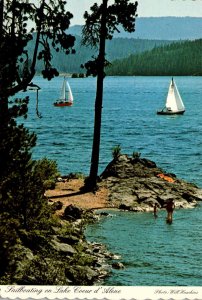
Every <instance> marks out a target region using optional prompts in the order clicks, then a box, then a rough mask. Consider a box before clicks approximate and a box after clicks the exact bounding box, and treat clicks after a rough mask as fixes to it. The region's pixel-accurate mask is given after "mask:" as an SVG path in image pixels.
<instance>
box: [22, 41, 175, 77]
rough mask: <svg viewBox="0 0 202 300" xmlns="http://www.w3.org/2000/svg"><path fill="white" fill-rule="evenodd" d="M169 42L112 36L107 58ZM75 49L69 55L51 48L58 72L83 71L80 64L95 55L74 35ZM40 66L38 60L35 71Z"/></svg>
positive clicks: (30, 50) (30, 47)
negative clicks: (74, 51) (74, 52)
mask: <svg viewBox="0 0 202 300" xmlns="http://www.w3.org/2000/svg"><path fill="white" fill-rule="evenodd" d="M170 43H172V41H166V40H142V39H129V38H114V39H113V40H111V41H107V45H106V54H107V60H109V61H110V62H111V61H113V60H115V59H121V58H125V57H128V56H129V55H131V54H134V53H141V52H144V51H147V50H151V49H153V48H154V47H158V46H161V45H168V44H170ZM33 45H34V43H33V41H31V42H30V43H29V45H28V51H29V52H33ZM50 45H51V42H50ZM75 50H76V54H69V55H65V53H63V52H56V51H55V50H52V53H51V54H52V63H53V65H54V67H56V68H57V70H58V71H59V72H61V73H63V72H64V73H85V70H84V69H82V68H81V65H82V64H85V63H86V62H87V61H88V60H90V59H92V56H95V55H96V49H91V48H90V47H85V46H82V45H81V37H79V36H76V43H75ZM42 68H43V66H42V63H41V61H39V62H38V63H37V68H36V70H37V72H38V73H39V72H40V71H41V69H42Z"/></svg>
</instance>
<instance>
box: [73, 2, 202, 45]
mask: <svg viewBox="0 0 202 300" xmlns="http://www.w3.org/2000/svg"><path fill="white" fill-rule="evenodd" d="M159 2H160V0H159ZM135 23H136V25H135V27H136V30H135V32H132V33H128V32H126V31H124V30H123V29H122V28H119V30H120V32H119V33H118V32H117V33H115V37H122V38H125V37H127V38H136V39H137V38H140V39H150V40H152V39H153V40H156V39H158V40H177V41H179V40H194V39H200V38H202V32H201V28H202V17H201V18H197V17H147V18H141V17H138V18H137V19H136V21H135ZM69 32H70V33H72V34H73V35H80V36H81V32H82V26H81V25H75V26H72V27H70V28H69Z"/></svg>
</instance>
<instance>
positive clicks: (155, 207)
mask: <svg viewBox="0 0 202 300" xmlns="http://www.w3.org/2000/svg"><path fill="white" fill-rule="evenodd" d="M157 217H158V216H157V204H156V203H155V204H154V218H157Z"/></svg>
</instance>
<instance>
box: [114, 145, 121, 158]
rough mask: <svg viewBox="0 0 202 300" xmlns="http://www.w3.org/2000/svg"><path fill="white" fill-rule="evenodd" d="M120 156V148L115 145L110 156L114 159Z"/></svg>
mask: <svg viewBox="0 0 202 300" xmlns="http://www.w3.org/2000/svg"><path fill="white" fill-rule="evenodd" d="M120 155H121V146H120V145H117V146H115V147H113V149H112V156H113V158H114V159H117V158H118V157H119V156H120Z"/></svg>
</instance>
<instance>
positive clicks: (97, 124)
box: [87, 0, 108, 190]
mask: <svg viewBox="0 0 202 300" xmlns="http://www.w3.org/2000/svg"><path fill="white" fill-rule="evenodd" d="M107 2H108V0H103V3H102V18H101V29H100V45H99V55H98V75H97V90H96V99H95V117H94V135H93V147H92V156H91V168H90V175H89V179H88V182H87V187H89V188H90V189H92V190H93V189H95V188H96V185H97V175H98V166H99V154H100V136H101V123H102V102H103V81H104V64H105V41H106V40H105V39H106V13H107Z"/></svg>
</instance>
